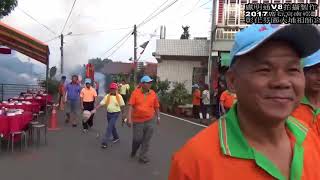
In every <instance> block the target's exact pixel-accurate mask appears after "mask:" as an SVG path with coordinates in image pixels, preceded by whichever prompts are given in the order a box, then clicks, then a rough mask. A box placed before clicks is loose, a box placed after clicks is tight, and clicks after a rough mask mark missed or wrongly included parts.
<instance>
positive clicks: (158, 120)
mask: <svg viewBox="0 0 320 180" xmlns="http://www.w3.org/2000/svg"><path fill="white" fill-rule="evenodd" d="M157 124H158V125H160V117H158V119H157Z"/></svg>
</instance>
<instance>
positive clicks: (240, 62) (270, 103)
mask: <svg viewBox="0 0 320 180" xmlns="http://www.w3.org/2000/svg"><path fill="white" fill-rule="evenodd" d="M319 42H320V34H319V31H318V29H317V27H316V26H314V25H310V24H303V25H302V24H290V25H284V26H278V25H272V24H254V25H250V26H248V27H247V28H245V29H243V30H241V31H240V32H238V33H237V34H236V36H235V42H234V46H233V49H232V51H231V57H232V62H231V67H230V69H229V70H228V72H227V82H228V87H229V88H230V90H231V91H232V92H234V93H236V95H237V98H238V101H237V103H236V104H234V105H233V106H232V107H231V109H230V110H229V112H228V113H227V114H226V115H225V116H222V117H221V118H220V119H219V121H217V122H215V123H213V124H212V125H211V126H209V127H208V128H206V129H205V130H203V131H202V132H200V133H199V134H198V135H196V136H195V137H193V138H192V139H191V140H190V141H189V142H188V143H187V144H186V145H185V146H184V147H183V148H182V149H181V150H180V151H178V152H177V153H176V154H175V155H174V157H173V160H172V166H171V170H170V176H169V180H187V179H188V180H214V179H224V180H233V179H260V180H262V179H280V180H284V179H301V180H313V179H320V171H317V170H315V167H319V166H320V156H319V154H320V146H319V143H320V142H319V138H318V137H317V136H316V135H315V134H314V133H313V132H312V131H309V129H308V128H307V127H306V126H305V125H304V124H303V123H301V122H299V121H298V120H297V119H295V118H293V117H292V116H290V115H291V113H292V112H293V111H294V109H295V108H296V107H297V106H298V105H299V102H300V99H301V98H302V97H303V95H304V88H305V77H304V73H303V69H302V67H301V58H304V57H307V56H309V55H311V54H313V53H314V52H316V51H317V50H318V49H319V48H320V43H319Z"/></svg>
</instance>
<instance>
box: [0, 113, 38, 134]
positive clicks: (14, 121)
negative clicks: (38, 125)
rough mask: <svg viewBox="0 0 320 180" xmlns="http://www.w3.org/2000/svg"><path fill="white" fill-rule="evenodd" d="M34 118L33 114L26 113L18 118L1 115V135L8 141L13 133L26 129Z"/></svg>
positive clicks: (17, 116)
mask: <svg viewBox="0 0 320 180" xmlns="http://www.w3.org/2000/svg"><path fill="white" fill-rule="evenodd" d="M32 118H33V116H32V113H31V112H26V111H25V112H23V114H20V115H16V116H5V115H0V133H1V134H3V135H4V137H5V138H6V139H7V138H8V137H9V135H10V133H11V132H18V131H22V130H23V129H25V128H26V127H27V126H28V124H29V122H30V121H32ZM16 140H17V139H16Z"/></svg>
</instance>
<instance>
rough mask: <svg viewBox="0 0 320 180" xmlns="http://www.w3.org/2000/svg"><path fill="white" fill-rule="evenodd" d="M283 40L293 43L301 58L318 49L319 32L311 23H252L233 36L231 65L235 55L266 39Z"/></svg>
mask: <svg viewBox="0 0 320 180" xmlns="http://www.w3.org/2000/svg"><path fill="white" fill-rule="evenodd" d="M270 39H274V40H283V41H287V42H289V43H290V44H292V45H293V47H294V48H295V49H296V50H297V51H298V53H299V54H300V56H301V57H302V58H304V57H307V56H309V55H311V54H312V53H314V52H316V51H317V50H318V49H320V43H319V42H320V32H319V30H318V29H317V27H316V26H315V25H311V24H303V25H302V24H288V25H282V26H280V25H278V24H253V25H250V26H248V27H247V28H245V29H242V30H241V31H240V32H238V33H237V34H236V36H235V41H234V45H233V48H232V50H231V52H230V56H231V65H232V64H233V63H234V60H235V58H236V57H237V56H241V55H245V54H247V53H249V52H251V51H253V50H255V49H256V48H257V47H259V46H260V45H262V44H263V43H265V42H266V41H268V40H270Z"/></svg>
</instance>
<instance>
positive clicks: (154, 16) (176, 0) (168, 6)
mask: <svg viewBox="0 0 320 180" xmlns="http://www.w3.org/2000/svg"><path fill="white" fill-rule="evenodd" d="M178 1H179V0H175V1H173V2H171V3H170V4H168V5H167V6H166V7H164V8H163V9H162V10H161V11H159V12H158V13H156V14H155V15H153V16H152V17H150V18H149V19H148V20H146V21H145V22H143V23H141V24H139V25H138V27H141V26H143V25H145V24H147V23H148V22H150V21H151V20H152V19H154V18H156V17H157V16H158V15H160V14H161V13H163V12H164V11H166V10H167V9H169V8H170V7H171V6H173V5H174V4H175V3H177V2H178Z"/></svg>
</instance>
